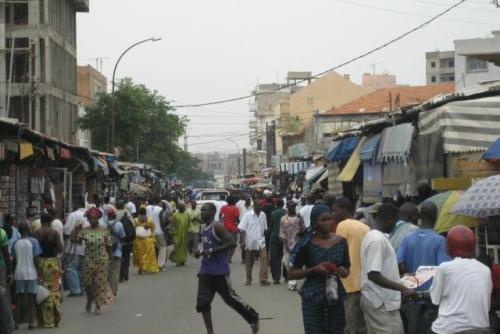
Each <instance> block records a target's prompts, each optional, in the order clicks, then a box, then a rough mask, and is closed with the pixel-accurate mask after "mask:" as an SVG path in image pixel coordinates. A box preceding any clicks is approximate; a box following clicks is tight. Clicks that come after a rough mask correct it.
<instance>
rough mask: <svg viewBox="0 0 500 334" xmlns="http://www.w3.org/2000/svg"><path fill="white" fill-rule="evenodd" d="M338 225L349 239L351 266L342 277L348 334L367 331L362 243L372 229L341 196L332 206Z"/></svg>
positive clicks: (341, 232) (340, 233)
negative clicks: (354, 217)
mask: <svg viewBox="0 0 500 334" xmlns="http://www.w3.org/2000/svg"><path fill="white" fill-rule="evenodd" d="M332 208H333V215H334V219H335V221H337V222H339V224H338V225H337V234H338V235H340V236H342V237H344V238H345V239H346V240H347V245H348V246H349V258H350V260H351V267H350V273H349V276H347V277H346V278H342V279H341V280H342V284H343V285H344V288H345V290H346V292H347V299H346V301H345V303H344V304H345V305H344V306H345V313H346V314H345V317H346V331H345V333H346V334H361V333H366V325H365V319H364V316H363V311H361V305H360V301H361V255H360V253H361V243H362V242H363V239H364V237H365V236H366V234H367V233H368V232H369V231H370V228H369V227H368V225H366V224H364V223H362V222H360V221H358V220H354V219H353V215H354V207H353V205H352V202H351V201H350V200H349V199H348V198H346V197H341V198H339V199H337V200H336V201H335V203H334V204H333V206H332Z"/></svg>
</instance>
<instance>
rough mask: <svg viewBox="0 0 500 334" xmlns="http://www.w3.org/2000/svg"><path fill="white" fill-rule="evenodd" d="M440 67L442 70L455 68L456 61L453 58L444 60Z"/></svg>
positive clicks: (440, 62) (441, 61)
mask: <svg viewBox="0 0 500 334" xmlns="http://www.w3.org/2000/svg"><path fill="white" fill-rule="evenodd" d="M439 66H440V67H441V68H453V67H455V59H453V58H444V59H441V60H440V61H439Z"/></svg>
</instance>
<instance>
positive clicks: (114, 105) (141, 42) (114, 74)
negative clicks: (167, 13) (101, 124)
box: [110, 37, 161, 154]
mask: <svg viewBox="0 0 500 334" xmlns="http://www.w3.org/2000/svg"><path fill="white" fill-rule="evenodd" d="M158 41H161V37H151V38H148V39H145V40H142V41H139V42H137V43H134V44H132V45H131V46H129V47H128V48H127V49H126V50H125V51H123V52H122V54H121V55H120V57H118V60H117V61H116V63H115V67H114V69H113V78H112V79H111V95H112V97H113V107H112V108H111V151H112V152H110V153H112V154H114V150H115V130H116V123H115V114H116V96H115V85H116V83H115V76H116V69H117V68H118V64H119V63H120V61H121V60H122V58H123V56H125V54H126V53H127V52H129V51H130V50H131V49H133V48H134V47H136V46H138V45H140V44H143V43H146V42H158Z"/></svg>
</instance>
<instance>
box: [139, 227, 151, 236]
mask: <svg viewBox="0 0 500 334" xmlns="http://www.w3.org/2000/svg"><path fill="white" fill-rule="evenodd" d="M135 236H136V238H138V239H146V238H149V237H150V236H151V229H145V228H144V227H143V226H137V227H136V228H135Z"/></svg>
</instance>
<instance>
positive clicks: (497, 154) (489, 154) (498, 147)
mask: <svg viewBox="0 0 500 334" xmlns="http://www.w3.org/2000/svg"><path fill="white" fill-rule="evenodd" d="M483 160H487V161H499V160H500V138H498V139H497V140H495V142H494V143H493V144H491V146H490V147H489V148H488V150H487V151H486V152H484V154H483Z"/></svg>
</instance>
